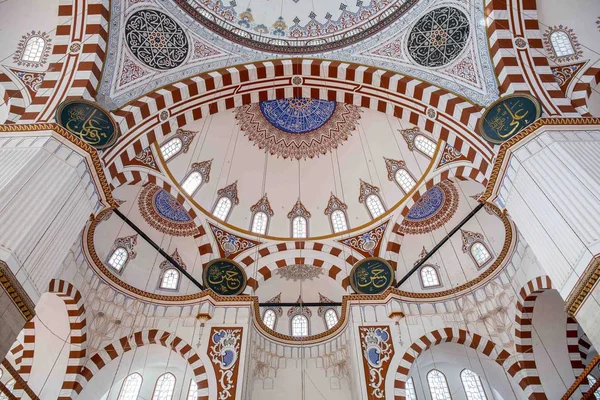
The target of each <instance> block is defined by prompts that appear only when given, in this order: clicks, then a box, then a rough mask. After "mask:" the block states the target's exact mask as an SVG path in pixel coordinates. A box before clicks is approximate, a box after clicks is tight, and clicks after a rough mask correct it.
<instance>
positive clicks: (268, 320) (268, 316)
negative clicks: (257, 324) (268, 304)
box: [263, 310, 277, 329]
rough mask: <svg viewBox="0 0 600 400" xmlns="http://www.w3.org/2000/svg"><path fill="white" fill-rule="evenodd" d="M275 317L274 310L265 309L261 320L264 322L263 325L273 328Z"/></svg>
mask: <svg viewBox="0 0 600 400" xmlns="http://www.w3.org/2000/svg"><path fill="white" fill-rule="evenodd" d="M276 318H277V317H276V316H275V311H273V310H267V311H265V314H264V315H263V322H264V323H265V325H266V326H267V327H268V328H270V329H274V328H275V319H276Z"/></svg>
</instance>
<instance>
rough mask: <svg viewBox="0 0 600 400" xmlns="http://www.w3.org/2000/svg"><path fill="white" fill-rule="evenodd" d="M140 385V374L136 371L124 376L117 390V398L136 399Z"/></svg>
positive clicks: (120, 399) (122, 399)
mask: <svg viewBox="0 0 600 400" xmlns="http://www.w3.org/2000/svg"><path fill="white" fill-rule="evenodd" d="M141 387H142V376H141V375H140V374H138V373H137V372H134V373H133V374H130V375H128V376H127V378H125V380H124V381H123V384H122V385H121V390H120V391H119V397H118V400H137V398H138V394H139V393H140V389H141Z"/></svg>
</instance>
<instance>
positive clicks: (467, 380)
mask: <svg viewBox="0 0 600 400" xmlns="http://www.w3.org/2000/svg"><path fill="white" fill-rule="evenodd" d="M460 380H461V381H462V384H463V387H464V388H465V393H466V394H467V400H487V396H486V395H485V392H484V391H483V385H482V384H481V379H479V376H478V375H477V374H476V373H475V372H473V371H471V370H468V369H463V370H462V372H461V373H460Z"/></svg>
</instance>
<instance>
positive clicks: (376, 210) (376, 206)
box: [365, 194, 385, 218]
mask: <svg viewBox="0 0 600 400" xmlns="http://www.w3.org/2000/svg"><path fill="white" fill-rule="evenodd" d="M365 203H366V204H367V209H368V210H369V213H370V214H371V218H377V217H379V216H380V215H381V214H383V213H384V212H385V208H384V207H383V203H382V202H381V199H380V198H379V196H377V195H376V194H371V195H369V196H367V199H366V200H365Z"/></svg>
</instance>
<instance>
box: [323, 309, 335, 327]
mask: <svg viewBox="0 0 600 400" xmlns="http://www.w3.org/2000/svg"><path fill="white" fill-rule="evenodd" d="M325 323H326V324H327V329H331V328H333V327H334V326H335V324H337V323H338V316H337V313H336V312H335V310H334V309H333V308H330V309H329V310H327V311H326V312H325Z"/></svg>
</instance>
